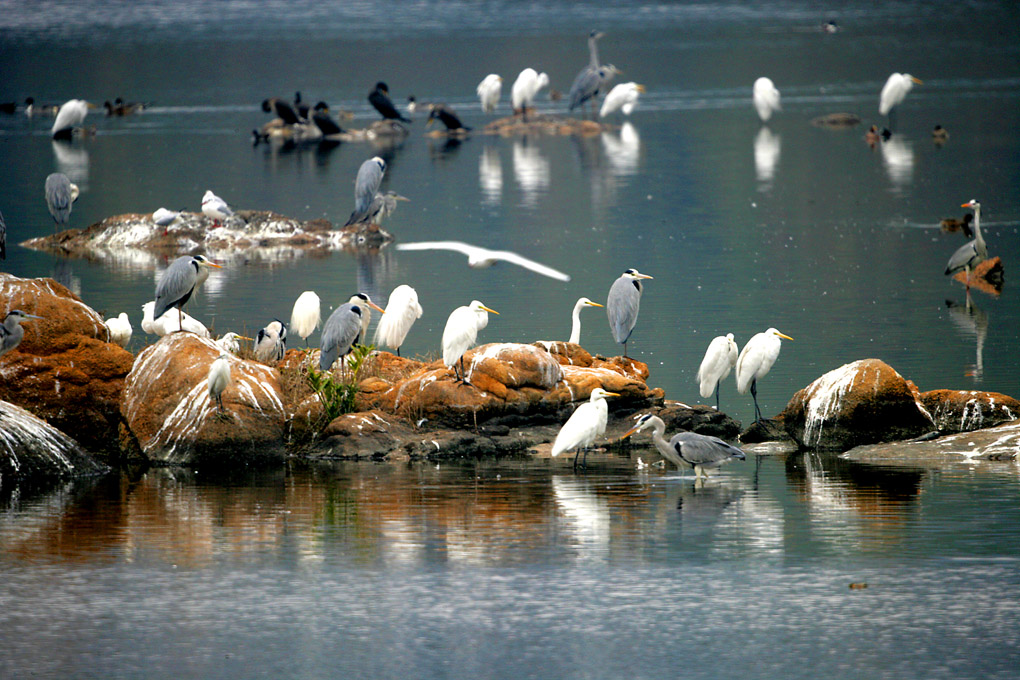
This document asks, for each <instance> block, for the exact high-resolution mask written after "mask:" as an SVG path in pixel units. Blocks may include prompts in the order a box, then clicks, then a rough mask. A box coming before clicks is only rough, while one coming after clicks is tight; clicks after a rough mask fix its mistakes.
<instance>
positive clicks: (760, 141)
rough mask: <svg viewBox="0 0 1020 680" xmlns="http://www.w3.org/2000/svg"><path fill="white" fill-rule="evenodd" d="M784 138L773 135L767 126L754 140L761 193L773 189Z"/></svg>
mask: <svg viewBox="0 0 1020 680" xmlns="http://www.w3.org/2000/svg"><path fill="white" fill-rule="evenodd" d="M781 140H782V138H781V137H780V136H779V135H777V134H773V132H772V131H771V130H769V129H768V127H766V126H764V125H763V126H762V127H761V129H760V130H758V134H757V135H756V136H755V138H754V171H755V174H756V175H757V177H758V181H759V182H761V186H759V187H758V189H759V190H760V191H769V190H771V189H772V179H773V178H774V177H775V174H776V164H777V163H778V162H779V152H780V147H781Z"/></svg>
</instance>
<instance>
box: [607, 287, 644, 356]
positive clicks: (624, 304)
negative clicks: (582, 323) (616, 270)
mask: <svg viewBox="0 0 1020 680" xmlns="http://www.w3.org/2000/svg"><path fill="white" fill-rule="evenodd" d="M650 278H652V277H651V276H648V275H647V274H642V273H641V272H639V271H638V270H637V269H628V270H627V271H625V272H624V273H623V274H621V275H620V278H618V279H616V281H614V282H613V285H612V287H611V288H610V289H609V298H608V299H607V300H606V315H607V316H608V317H609V329H610V330H611V331H612V332H613V339H614V340H616V342H618V343H621V344H622V345H623V356H627V340H629V339H630V334H631V333H633V332H634V325H635V324H636V323H637V318H638V310H639V308H640V306H641V279H650Z"/></svg>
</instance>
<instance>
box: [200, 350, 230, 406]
mask: <svg viewBox="0 0 1020 680" xmlns="http://www.w3.org/2000/svg"><path fill="white" fill-rule="evenodd" d="M229 384H230V355H229V354H226V353H223V354H221V355H219V356H218V357H217V358H216V360H215V361H213V362H212V365H210V366H209V377H207V378H206V385H207V386H208V387H209V401H215V402H216V406H217V408H218V409H219V410H220V411H222V410H223V391H224V390H226V389H227V385H229Z"/></svg>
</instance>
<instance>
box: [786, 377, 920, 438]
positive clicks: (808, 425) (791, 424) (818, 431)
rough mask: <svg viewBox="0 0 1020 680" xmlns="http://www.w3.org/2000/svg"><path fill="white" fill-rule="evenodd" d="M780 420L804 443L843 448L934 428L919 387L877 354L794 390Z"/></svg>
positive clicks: (790, 432) (787, 429) (793, 435)
mask: <svg viewBox="0 0 1020 680" xmlns="http://www.w3.org/2000/svg"><path fill="white" fill-rule="evenodd" d="M778 419H779V420H780V421H781V422H782V423H783V425H784V427H785V428H786V431H787V433H789V435H790V436H791V437H793V439H794V440H795V441H796V442H797V443H798V444H799V445H800V446H802V447H805V448H819V449H838V450H844V451H845V450H847V449H850V448H852V447H854V446H859V445H862V444H873V443H877V442H887V441H896V440H902V439H910V438H913V437H917V436H920V435H922V434H925V433H927V432H930V431H931V430H934V429H936V427H935V423H934V421H933V420H932V417H931V415H930V414H929V413H928V411H927V409H925V407H924V404H922V403H921V401H920V395H919V393H918V391H917V388H916V387H914V385H913V384H912V383H909V382H908V381H906V380H904V379H903V377H902V376H901V375H900V374H899V373H897V372H896V371H895V370H894V369H893V368H892V367H891V366H889V365H888V364H886V363H885V362H883V361H880V360H879V359H863V360H861V361H855V362H853V363H849V364H846V365H844V366H841V367H839V368H837V369H835V370H832V371H829V372H828V373H826V374H825V375H823V376H822V377H820V378H818V379H817V380H815V381H814V382H813V383H811V384H810V385H808V386H807V387H805V388H804V389H802V390H800V391H798V392H797V393H796V394H795V395H793V398H792V399H791V400H790V402H789V404H787V406H786V408H785V409H784V410H783V412H782V413H781V414H780V415H779V417H778Z"/></svg>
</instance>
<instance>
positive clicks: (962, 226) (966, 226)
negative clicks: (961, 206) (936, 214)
mask: <svg viewBox="0 0 1020 680" xmlns="http://www.w3.org/2000/svg"><path fill="white" fill-rule="evenodd" d="M973 223H974V213H967V214H966V215H964V216H963V218H962V219H959V220H958V219H956V218H955V217H947V218H946V219H944V220H942V221H941V222H939V228H940V229H942V231H944V232H946V233H951V232H954V231H963V235H964V236H965V237H967V238H973V236H974V228H973V227H972V226H971V225H972V224H973Z"/></svg>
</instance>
